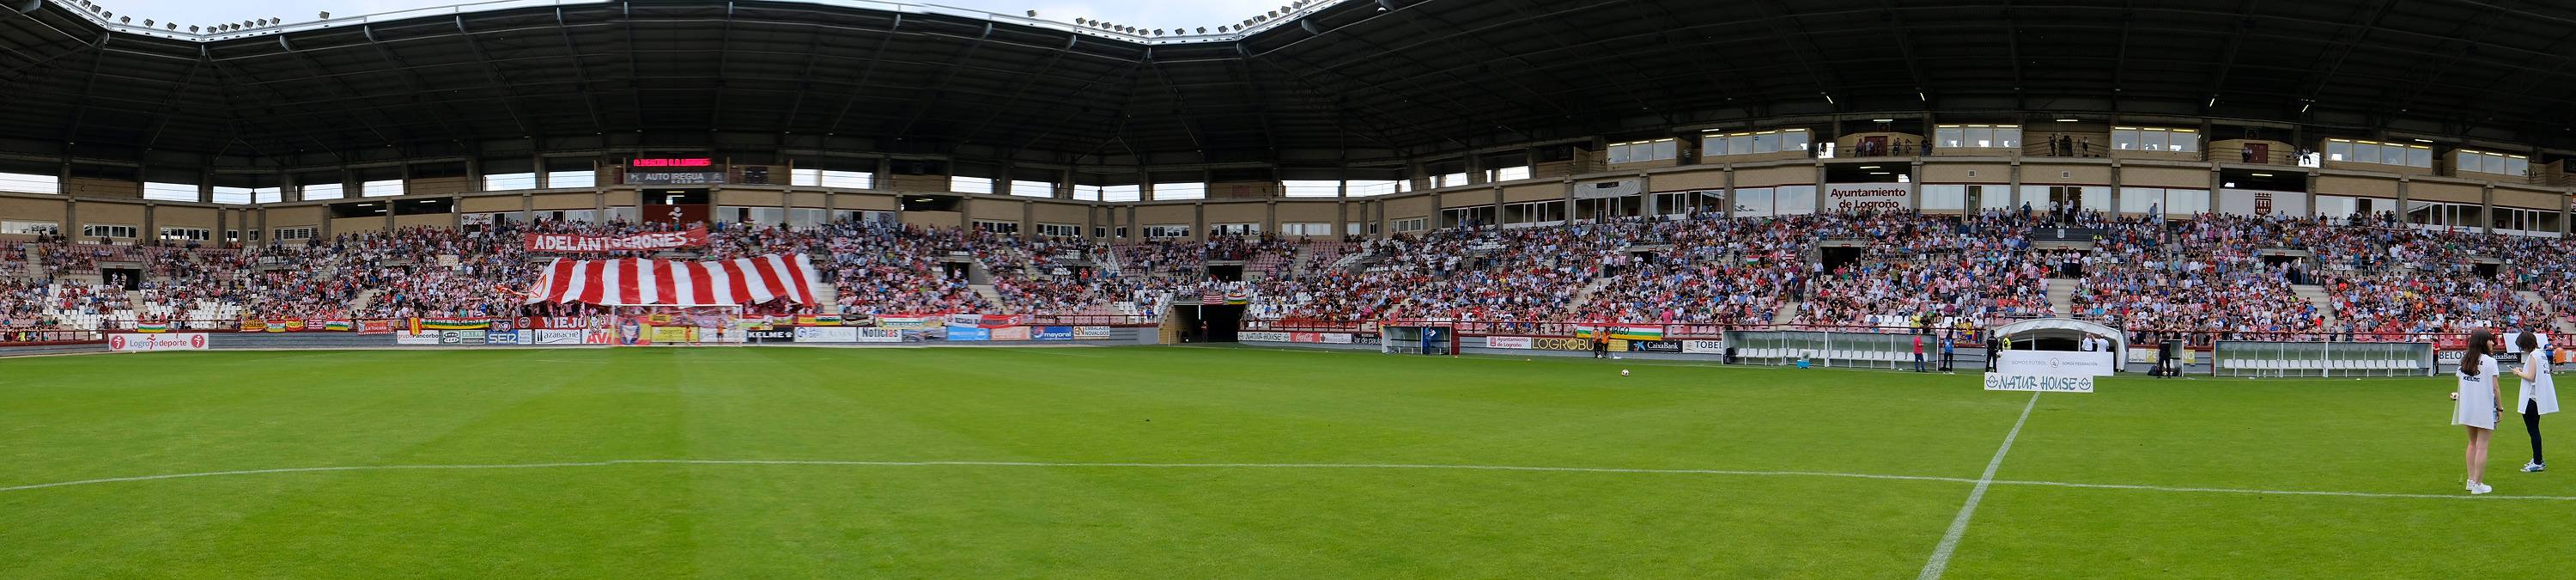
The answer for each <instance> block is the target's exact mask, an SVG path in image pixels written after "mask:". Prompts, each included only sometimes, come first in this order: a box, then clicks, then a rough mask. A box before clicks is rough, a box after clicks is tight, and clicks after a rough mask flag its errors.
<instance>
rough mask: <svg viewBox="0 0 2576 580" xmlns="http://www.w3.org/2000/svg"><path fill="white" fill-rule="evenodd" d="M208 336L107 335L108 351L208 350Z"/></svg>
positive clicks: (191, 334) (203, 334) (188, 333)
mask: <svg viewBox="0 0 2576 580" xmlns="http://www.w3.org/2000/svg"><path fill="white" fill-rule="evenodd" d="M206 342H207V341H206V334H205V333H202V332H186V333H178V334H142V333H134V334H127V333H117V334H110V335H107V349H108V350H111V351H116V352H152V351H162V350H206V348H207V345H206Z"/></svg>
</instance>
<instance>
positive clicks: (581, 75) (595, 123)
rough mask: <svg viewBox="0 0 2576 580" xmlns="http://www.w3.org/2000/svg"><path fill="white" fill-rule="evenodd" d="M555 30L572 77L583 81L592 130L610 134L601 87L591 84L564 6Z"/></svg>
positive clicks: (584, 102) (584, 104) (583, 100)
mask: <svg viewBox="0 0 2576 580" xmlns="http://www.w3.org/2000/svg"><path fill="white" fill-rule="evenodd" d="M555 32H556V33H557V34H556V35H557V36H561V37H563V44H564V60H566V61H569V62H571V63H572V79H573V80H574V81H577V82H580V83H581V84H580V85H579V87H580V88H579V89H578V90H580V91H581V106H582V108H584V109H586V110H587V112H589V114H590V127H591V129H592V131H593V132H595V133H597V134H600V135H606V134H608V121H607V120H606V119H602V118H601V117H600V114H599V91H598V88H599V87H597V86H595V85H592V84H590V67H588V66H583V65H582V64H581V49H580V48H579V47H577V46H575V45H573V42H572V23H570V22H567V21H565V20H564V9H563V7H562V6H556V7H555ZM538 171H544V170H543V169H539V170H538Z"/></svg>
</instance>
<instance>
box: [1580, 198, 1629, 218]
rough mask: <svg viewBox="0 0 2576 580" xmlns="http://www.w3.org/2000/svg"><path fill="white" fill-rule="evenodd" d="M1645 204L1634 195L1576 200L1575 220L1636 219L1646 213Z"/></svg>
mask: <svg viewBox="0 0 2576 580" xmlns="http://www.w3.org/2000/svg"><path fill="white" fill-rule="evenodd" d="M1644 203H1645V201H1644V198H1641V197H1638V196H1634V195H1628V196H1620V197H1602V198H1586V199H1577V200H1574V219H1582V220H1601V219H1609V218H1623V217H1636V216H1638V215H1640V214H1642V213H1644V212H1645V211H1646V208H1645V206H1644V205H1643V204H1644Z"/></svg>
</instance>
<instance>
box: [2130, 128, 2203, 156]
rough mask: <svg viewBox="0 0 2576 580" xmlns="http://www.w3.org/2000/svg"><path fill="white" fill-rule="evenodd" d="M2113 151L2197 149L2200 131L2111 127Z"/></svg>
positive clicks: (2198, 148)
mask: <svg viewBox="0 0 2576 580" xmlns="http://www.w3.org/2000/svg"><path fill="white" fill-rule="evenodd" d="M2111 149H2112V150H2114V151H2184V152H2188V151H2199V150H2200V132H2199V131H2196V130H2192V129H2168V128H2163V127H2112V128H2111Z"/></svg>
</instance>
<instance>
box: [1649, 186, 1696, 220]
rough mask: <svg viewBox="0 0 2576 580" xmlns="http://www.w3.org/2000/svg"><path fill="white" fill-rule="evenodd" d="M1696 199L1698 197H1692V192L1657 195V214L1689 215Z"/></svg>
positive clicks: (1671, 192) (1672, 192) (1670, 192)
mask: <svg viewBox="0 0 2576 580" xmlns="http://www.w3.org/2000/svg"><path fill="white" fill-rule="evenodd" d="M1695 197H1698V196H1694V195H1691V192H1687V191H1669V192H1664V193H1658V194H1655V213H1657V214H1662V215H1689V214H1690V213H1691V211H1692V207H1691V205H1690V203H1691V199H1692V198H1695Z"/></svg>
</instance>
